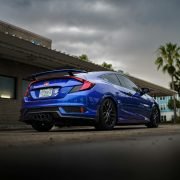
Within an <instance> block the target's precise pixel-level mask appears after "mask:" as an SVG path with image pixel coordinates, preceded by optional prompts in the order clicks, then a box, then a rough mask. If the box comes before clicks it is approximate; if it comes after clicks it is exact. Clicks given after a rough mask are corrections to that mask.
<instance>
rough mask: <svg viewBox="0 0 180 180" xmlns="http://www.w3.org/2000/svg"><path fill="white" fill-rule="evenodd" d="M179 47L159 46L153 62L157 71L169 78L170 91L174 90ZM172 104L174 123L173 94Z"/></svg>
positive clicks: (179, 65) (179, 62)
mask: <svg viewBox="0 0 180 180" xmlns="http://www.w3.org/2000/svg"><path fill="white" fill-rule="evenodd" d="M179 51H180V47H178V46H177V44H172V43H167V44H165V45H164V46H162V45H161V46H160V47H159V48H158V51H157V59H156V60H155V64H156V65H157V69H158V70H159V69H162V71H163V73H168V74H169V76H170V77H171V84H172V89H173V90H175V86H174V79H175V77H176V76H177V72H178V70H179V67H180V60H179V58H180V53H179ZM173 103H174V119H173V122H174V123H175V121H176V117H177V115H176V99H175V94H174V95H173Z"/></svg>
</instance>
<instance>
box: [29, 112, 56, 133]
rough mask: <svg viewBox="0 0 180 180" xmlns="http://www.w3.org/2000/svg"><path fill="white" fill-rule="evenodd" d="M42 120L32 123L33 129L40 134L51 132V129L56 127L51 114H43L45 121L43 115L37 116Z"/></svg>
mask: <svg viewBox="0 0 180 180" xmlns="http://www.w3.org/2000/svg"><path fill="white" fill-rule="evenodd" d="M37 116H39V117H40V118H39V119H38V118H36V120H34V121H33V122H32V124H31V125H32V127H33V128H34V129H35V130H36V131H39V132H47V131H49V130H51V128H52V127H53V126H54V122H53V119H52V117H51V116H50V114H43V119H42V118H41V116H42V114H39V115H37Z"/></svg>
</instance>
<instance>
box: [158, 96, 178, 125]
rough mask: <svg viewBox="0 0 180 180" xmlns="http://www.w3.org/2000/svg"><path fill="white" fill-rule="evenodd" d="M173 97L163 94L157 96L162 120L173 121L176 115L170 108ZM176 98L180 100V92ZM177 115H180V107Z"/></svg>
mask: <svg viewBox="0 0 180 180" xmlns="http://www.w3.org/2000/svg"><path fill="white" fill-rule="evenodd" d="M172 98H173V97H172V96H161V97H156V98H155V99H156V101H157V103H158V104H159V108H160V111H161V120H162V122H168V121H172V119H173V117H174V111H173V110H171V109H169V108H168V102H169V100H170V99H172ZM176 99H177V100H180V97H179V95H178V94H177V95H176ZM177 115H178V116H179V115H180V109H177Z"/></svg>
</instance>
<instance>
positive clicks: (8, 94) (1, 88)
mask: <svg viewBox="0 0 180 180" xmlns="http://www.w3.org/2000/svg"><path fill="white" fill-rule="evenodd" d="M0 98H6V99H15V98H16V78H14V77H7V76H0Z"/></svg>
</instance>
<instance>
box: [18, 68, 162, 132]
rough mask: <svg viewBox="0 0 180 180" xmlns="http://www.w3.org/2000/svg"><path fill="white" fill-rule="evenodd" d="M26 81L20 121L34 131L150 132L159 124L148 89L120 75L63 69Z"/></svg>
mask: <svg viewBox="0 0 180 180" xmlns="http://www.w3.org/2000/svg"><path fill="white" fill-rule="evenodd" d="M28 79H29V80H31V82H30V84H29V87H28V88H27V91H26V93H25V96H24V98H23V104H22V109H21V121H23V122H25V123H27V124H30V125H32V127H33V128H34V129H36V130H37V131H49V130H50V129H51V128H52V127H53V126H54V125H56V126H72V125H92V126H95V128H96V129H100V130H110V129H113V127H114V126H115V125H122V124H126V125H128V124H145V125H146V126H147V127H149V128H153V127H158V124H159V123H160V110H159V107H158V104H157V103H156V101H155V100H154V99H153V98H152V97H150V96H149V95H148V94H147V93H149V89H148V88H141V89H140V88H138V87H137V86H136V85H135V84H134V83H133V82H132V81H131V80H129V79H128V77H126V76H125V75H124V74H122V73H117V72H111V71H101V72H86V71H81V70H76V69H63V70H54V71H46V72H42V73H37V74H33V75H31V76H30V77H28Z"/></svg>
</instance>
